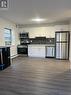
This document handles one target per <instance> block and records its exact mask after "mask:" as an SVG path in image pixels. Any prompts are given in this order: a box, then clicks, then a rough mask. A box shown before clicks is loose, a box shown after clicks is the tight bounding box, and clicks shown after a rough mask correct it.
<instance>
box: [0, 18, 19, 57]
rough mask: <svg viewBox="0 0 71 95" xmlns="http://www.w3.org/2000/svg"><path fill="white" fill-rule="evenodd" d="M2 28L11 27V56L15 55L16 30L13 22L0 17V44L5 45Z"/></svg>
mask: <svg viewBox="0 0 71 95" xmlns="http://www.w3.org/2000/svg"><path fill="white" fill-rule="evenodd" d="M4 28H9V29H12V45H11V56H14V55H17V44H18V33H17V31H18V30H17V28H16V26H15V24H13V23H12V22H9V21H7V20H5V19H1V18H0V46H5V40H4Z"/></svg>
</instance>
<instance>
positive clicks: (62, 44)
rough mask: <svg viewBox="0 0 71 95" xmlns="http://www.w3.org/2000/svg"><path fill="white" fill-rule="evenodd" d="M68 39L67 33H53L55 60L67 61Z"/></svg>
mask: <svg viewBox="0 0 71 95" xmlns="http://www.w3.org/2000/svg"><path fill="white" fill-rule="evenodd" d="M69 39H70V34H69V32H68V31H59V32H56V33H55V57H56V59H69Z"/></svg>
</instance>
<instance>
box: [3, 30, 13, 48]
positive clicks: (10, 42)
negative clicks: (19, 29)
mask: <svg viewBox="0 0 71 95" xmlns="http://www.w3.org/2000/svg"><path fill="white" fill-rule="evenodd" d="M5 29H6V30H9V31H10V37H9V38H10V40H9V42H10V43H8V44H7V43H6V42H7V41H6V37H5ZM4 41H5V45H9V46H11V45H12V29H9V28H4Z"/></svg>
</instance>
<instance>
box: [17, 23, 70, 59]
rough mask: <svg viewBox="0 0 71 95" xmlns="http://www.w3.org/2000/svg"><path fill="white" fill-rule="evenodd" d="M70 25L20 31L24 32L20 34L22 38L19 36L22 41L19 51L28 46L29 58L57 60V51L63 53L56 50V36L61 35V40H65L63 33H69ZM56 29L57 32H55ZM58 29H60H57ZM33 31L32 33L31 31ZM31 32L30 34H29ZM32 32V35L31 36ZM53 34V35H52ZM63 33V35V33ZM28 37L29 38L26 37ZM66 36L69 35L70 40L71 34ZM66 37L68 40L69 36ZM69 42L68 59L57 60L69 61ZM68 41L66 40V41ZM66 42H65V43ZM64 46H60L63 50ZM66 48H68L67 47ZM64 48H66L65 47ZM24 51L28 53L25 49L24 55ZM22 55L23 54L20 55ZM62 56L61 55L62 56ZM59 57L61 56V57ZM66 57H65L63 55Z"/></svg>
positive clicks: (29, 28)
mask: <svg viewBox="0 0 71 95" xmlns="http://www.w3.org/2000/svg"><path fill="white" fill-rule="evenodd" d="M68 27H69V26H68V25H54V26H49V27H33V28H31V27H28V28H26V29H25V28H23V29H21V28H20V29H19V31H22V32H20V33H18V34H19V35H21V36H22V37H20V36H19V39H20V45H19V46H18V50H19V49H20V47H23V46H24V45H26V46H27V52H26V54H27V56H29V57H42V58H45V57H47V58H56V56H57V55H56V54H57V53H56V51H59V52H60V51H61V50H60V49H59V50H56V42H57V39H58V38H57V39H56V37H57V36H56V34H58V32H59V34H58V35H60V34H61V36H59V37H60V39H62V38H63V35H62V34H63V33H64V34H65V33H67V31H69V29H68ZM55 28H56V30H55ZM57 28H58V29H57ZM31 30H32V31H31ZM27 31H30V32H27ZM31 32H32V34H31ZM50 32H51V33H50ZM62 32H63V33H62ZM25 35H27V36H25ZM66 35H68V38H69V36H70V33H67V34H66ZM66 35H65V36H64V38H66V37H67V36H66ZM68 38H67V40H68V48H67V49H68V53H67V55H65V56H67V58H60V57H59V58H56V59H69V39H68ZM65 40H66V39H65ZM65 40H64V41H65ZM61 43H62V42H61ZM61 47H62V46H60V48H61ZM65 47H66V46H65ZM63 48H64V47H63ZM67 49H65V50H64V51H63V53H62V51H61V53H62V54H64V52H66V51H67ZM24 50H25V51H26V49H23V51H22V53H23V54H25V53H24ZM20 54H21V53H20ZM62 54H61V55H62ZM61 55H59V56H61ZM63 56H64V55H63Z"/></svg>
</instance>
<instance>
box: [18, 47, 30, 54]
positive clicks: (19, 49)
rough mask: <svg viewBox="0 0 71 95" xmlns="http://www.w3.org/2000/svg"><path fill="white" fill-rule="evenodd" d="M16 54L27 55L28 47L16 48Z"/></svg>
mask: <svg viewBox="0 0 71 95" xmlns="http://www.w3.org/2000/svg"><path fill="white" fill-rule="evenodd" d="M17 52H18V54H28V47H27V46H26V47H24V46H22V47H18V48H17Z"/></svg>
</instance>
